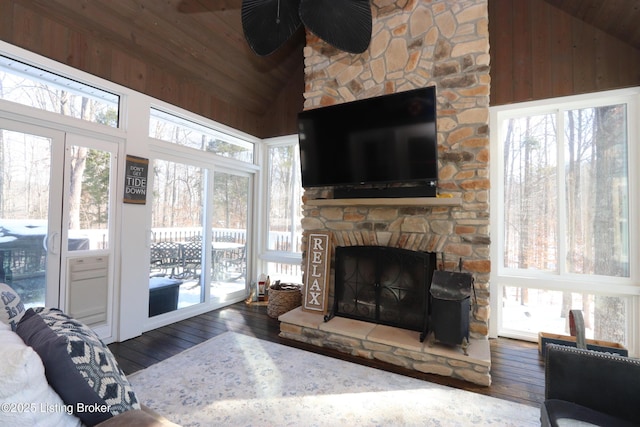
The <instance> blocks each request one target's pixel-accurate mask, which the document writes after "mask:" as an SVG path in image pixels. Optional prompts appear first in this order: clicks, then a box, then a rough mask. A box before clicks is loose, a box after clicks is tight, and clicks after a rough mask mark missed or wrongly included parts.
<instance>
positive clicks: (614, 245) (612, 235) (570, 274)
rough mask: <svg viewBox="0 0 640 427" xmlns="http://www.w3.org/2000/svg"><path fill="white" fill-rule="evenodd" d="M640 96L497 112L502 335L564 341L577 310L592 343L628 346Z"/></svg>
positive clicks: (496, 228)
mask: <svg viewBox="0 0 640 427" xmlns="http://www.w3.org/2000/svg"><path fill="white" fill-rule="evenodd" d="M636 98H637V94H629V92H620V91H618V92H615V93H602V94H594V95H590V96H581V97H571V98H563V99H555V100H549V101H547V102H536V103H526V104H522V105H510V106H508V107H501V108H499V109H494V111H493V112H492V128H493V129H497V130H498V131H497V135H494V142H493V144H494V146H493V148H494V152H495V153H499V155H498V156H497V157H498V159H497V161H496V163H497V164H498V165H497V166H496V167H495V169H494V175H493V178H494V179H493V181H494V182H497V183H498V186H497V187H498V188H497V189H496V190H494V191H496V192H497V197H495V196H494V198H493V199H492V204H493V207H492V213H493V214H492V215H493V218H495V219H496V220H495V221H493V231H492V234H493V235H494V236H497V240H498V241H497V242H495V243H497V244H494V246H493V248H492V251H493V254H492V258H493V259H494V260H496V261H495V264H494V273H493V276H494V277H493V278H492V283H494V286H495V287H494V288H493V290H492V296H496V298H494V300H495V301H497V305H498V306H497V311H498V322H497V323H498V333H501V332H502V333H501V334H502V335H507V336H508V335H510V334H514V335H516V336H523V337H530V338H533V337H537V333H538V332H551V333H559V334H567V333H568V331H569V329H568V312H569V310H571V309H580V310H582V311H583V315H584V318H585V325H586V328H587V331H586V332H587V336H588V337H590V338H594V339H600V340H605V341H613V342H618V343H627V342H628V341H629V338H630V337H629V336H628V328H627V326H628V325H629V319H630V317H631V313H630V304H629V303H630V302H631V301H632V299H631V297H630V295H633V294H637V287H636V286H635V282H634V279H635V275H636V274H637V273H635V272H634V271H632V270H633V269H632V268H631V265H632V264H633V263H632V259H633V254H636V253H637V252H636V248H634V247H632V245H631V239H630V236H631V235H632V232H633V230H631V227H630V224H631V221H630V218H632V217H634V216H635V215H636V213H635V212H632V206H633V200H632V194H633V188H632V187H631V183H632V182H634V181H633V179H632V175H631V174H630V168H629V166H630V165H633V164H634V161H633V158H632V157H631V155H630V153H631V151H630V145H631V144H630V141H635V140H637V136H636V135H635V133H633V132H634V131H633V127H631V126H630V125H629V124H630V123H633V122H635V121H636V120H637V119H636V118H634V117H633V114H636V113H635V111H636V110H635V103H636ZM498 295H499V296H500V297H499V298H498V297H497V296H498Z"/></svg>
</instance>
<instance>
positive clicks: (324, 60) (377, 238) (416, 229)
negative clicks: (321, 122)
mask: <svg viewBox="0 0 640 427" xmlns="http://www.w3.org/2000/svg"><path fill="white" fill-rule="evenodd" d="M487 1H488V0H462V1H459V0H456V1H453V0H444V1H425V0H396V1H394V0H372V2H371V8H372V14H373V31H372V41H371V44H370V46H369V49H368V50H367V51H366V52H364V53H363V54H359V55H354V54H349V53H345V52H342V51H339V50H337V49H335V48H332V47H331V46H330V45H328V44H327V43H325V42H323V41H322V40H320V39H319V38H317V37H315V36H313V35H312V34H311V33H309V32H307V45H306V47H305V49H304V56H305V94H304V96H305V109H310V108H315V107H319V106H326V105H332V104H337V103H342V102H348V101H352V100H356V99H363V98H369V97H373V96H378V95H382V94H387V93H393V92H400V91H404V90H409V89H413V88H417V87H424V86H431V85H435V86H436V90H437V114H438V123H437V126H438V146H439V161H440V165H439V175H440V176H439V185H438V190H439V192H440V193H441V194H443V193H447V194H450V195H453V196H455V197H460V198H461V199H462V204H461V205H460V206H454V207H434V208H430V207H426V206H419V207H402V206H379V207H377V206H373V207H358V206H342V207H319V206H313V205H310V204H308V203H307V202H308V201H309V200H311V199H317V198H331V196H332V194H331V189H329V188H313V189H311V188H309V189H306V191H305V195H304V198H303V220H302V227H303V231H304V236H305V237H306V236H307V235H308V233H309V232H313V231H318V230H330V231H332V232H333V233H334V244H335V245H343V246H344V245H362V244H365V245H385V246H394V247H403V248H407V249H414V250H426V251H433V252H438V253H444V257H445V261H446V268H448V269H455V268H457V266H458V261H459V260H460V259H461V260H462V267H463V271H468V272H471V273H473V275H474V277H475V286H476V294H477V298H478V307H477V308H476V309H475V310H474V312H473V314H472V316H471V323H470V329H471V333H472V335H473V336H474V337H486V336H487V335H488V321H489V272H490V269H491V264H490V261H489V243H490V240H489V137H488V120H489V84H490V77H489V33H488V18H487V16H488V11H487ZM303 242H304V237H303ZM305 245H306V243H305ZM439 259H440V255H439ZM303 262H304V261H303ZM332 276H333V271H332ZM331 289H333V283H331Z"/></svg>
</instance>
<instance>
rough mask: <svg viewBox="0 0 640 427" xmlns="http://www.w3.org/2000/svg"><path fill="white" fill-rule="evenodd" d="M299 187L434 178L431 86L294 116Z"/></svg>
mask: <svg viewBox="0 0 640 427" xmlns="http://www.w3.org/2000/svg"><path fill="white" fill-rule="evenodd" d="M298 129H299V140H300V163H301V167H302V185H303V187H317V186H358V185H362V184H373V185H377V184H382V185H384V184H389V183H398V182H423V183H425V184H429V185H431V186H432V187H434V188H435V182H436V181H437V179H438V146H437V145H438V144H437V137H436V94H435V87H432V86H431V87H425V88H420V89H414V90H410V91H406V92H398V93H394V94H390V95H383V96H378V97H375V98H369V99H363V100H359V101H353V102H347V103H343V104H338V105H332V106H328V107H320V108H316V109H312V110H307V111H303V112H301V113H299V115H298Z"/></svg>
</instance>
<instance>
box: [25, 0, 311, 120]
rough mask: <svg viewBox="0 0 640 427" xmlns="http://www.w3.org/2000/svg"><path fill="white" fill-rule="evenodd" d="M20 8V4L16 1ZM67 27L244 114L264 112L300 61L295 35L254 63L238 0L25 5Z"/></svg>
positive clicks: (41, 0) (63, 0) (80, 0)
mask: <svg viewBox="0 0 640 427" xmlns="http://www.w3.org/2000/svg"><path fill="white" fill-rule="evenodd" d="M23 3H24V2H23ZM29 3H30V4H31V7H32V8H33V9H35V10H36V11H38V12H39V13H41V14H43V15H45V16H47V17H49V18H50V19H52V20H54V21H57V22H60V23H62V24H64V25H65V26H66V27H69V28H72V29H76V30H78V31H81V32H89V33H91V34H92V35H93V36H95V37H99V38H102V39H105V40H106V41H108V42H110V43H112V44H115V45H117V46H120V47H121V48H123V49H124V50H125V51H127V52H129V53H131V54H132V55H134V56H136V57H138V58H141V59H143V60H144V61H145V62H146V63H151V64H155V65H156V66H157V67H158V68H160V69H166V70H167V71H171V72H172V74H174V75H177V76H180V77H181V78H184V79H191V80H192V81H194V83H201V84H203V85H204V86H205V87H208V88H210V89H211V90H212V91H213V92H215V93H217V94H219V96H220V97H221V98H222V99H225V100H227V101H228V102H229V103H231V104H233V105H235V106H237V107H239V108H242V109H244V110H246V111H250V112H254V113H257V114H263V113H264V112H265V111H266V110H267V109H268V108H269V106H270V105H271V104H272V103H273V100H274V99H276V97H277V96H278V94H279V93H280V91H281V90H282V88H283V87H285V86H286V84H287V82H288V81H289V79H291V77H292V73H294V72H295V71H296V70H299V69H300V68H299V66H300V64H301V63H302V61H303V56H302V48H303V46H304V31H303V30H302V29H300V31H298V32H297V33H296V34H295V35H294V37H293V38H292V39H290V40H289V41H288V42H287V43H286V44H285V45H284V46H283V47H282V48H281V49H279V50H278V51H276V52H275V53H274V54H272V55H269V56H266V57H260V56H258V55H256V54H255V53H253V51H252V50H251V49H250V48H249V46H248V44H247V42H246V41H245V39H244V36H243V31H242V23H241V19H240V9H241V4H242V0H106V1H105V0H101V1H97V0H32V1H30V2H29Z"/></svg>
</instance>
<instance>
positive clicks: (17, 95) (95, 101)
mask: <svg viewBox="0 0 640 427" xmlns="http://www.w3.org/2000/svg"><path fill="white" fill-rule="evenodd" d="M0 99H4V100H6V101H11V102H16V103H18V104H22V105H26V106H29V107H33V108H37V109H40V110H44V111H49V112H53V113H58V114H62V115H65V116H69V117H74V118H76V119H81V120H86V121H88V122H92V123H99V124H102V125H106V126H110V127H114V128H115V127H118V114H119V102H120V97H119V96H118V95H115V94H113V93H110V92H107V91H104V90H102V89H98V88H96V87H93V86H90V85H88V84H85V83H82V82H79V81H77V80H72V79H70V78H68V77H63V76H60V75H58V74H54V73H52V72H49V71H45V70H43V69H41V68H38V67H34V66H32V65H29V64H25V63H24V62H20V61H16V60H15V59H11V58H8V57H6V56H2V55H0Z"/></svg>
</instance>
